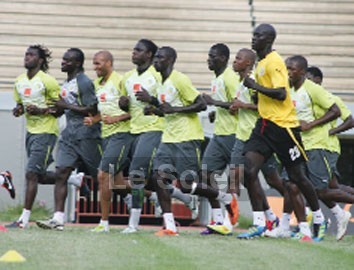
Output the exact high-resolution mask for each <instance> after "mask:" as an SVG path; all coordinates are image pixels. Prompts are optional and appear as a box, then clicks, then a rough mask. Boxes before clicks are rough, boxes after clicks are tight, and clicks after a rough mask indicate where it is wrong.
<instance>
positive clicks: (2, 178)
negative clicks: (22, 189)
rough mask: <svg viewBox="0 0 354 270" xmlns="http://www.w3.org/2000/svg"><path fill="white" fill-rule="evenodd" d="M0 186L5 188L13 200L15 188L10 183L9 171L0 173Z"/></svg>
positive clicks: (10, 175)
mask: <svg viewBox="0 0 354 270" xmlns="http://www.w3.org/2000/svg"><path fill="white" fill-rule="evenodd" d="M0 186H2V187H3V188H5V189H6V190H7V191H8V192H9V194H10V197H11V198H12V199H15V196H16V191H15V186H14V184H13V183H12V174H11V173H10V172H9V171H4V172H1V173H0Z"/></svg>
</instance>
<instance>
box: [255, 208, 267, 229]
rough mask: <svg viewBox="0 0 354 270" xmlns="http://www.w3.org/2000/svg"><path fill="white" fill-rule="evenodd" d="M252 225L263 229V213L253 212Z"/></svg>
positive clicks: (264, 221)
mask: <svg viewBox="0 0 354 270" xmlns="http://www.w3.org/2000/svg"><path fill="white" fill-rule="evenodd" d="M253 225H256V226H262V227H265V225H266V220H265V216H264V212H263V211H254V212H253Z"/></svg>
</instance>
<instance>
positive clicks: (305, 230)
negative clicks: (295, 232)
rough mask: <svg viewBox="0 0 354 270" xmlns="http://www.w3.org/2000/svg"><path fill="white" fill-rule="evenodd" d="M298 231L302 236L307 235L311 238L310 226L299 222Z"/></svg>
mask: <svg viewBox="0 0 354 270" xmlns="http://www.w3.org/2000/svg"><path fill="white" fill-rule="evenodd" d="M299 229H300V232H301V233H302V234H303V235H307V236H308V237H311V230H310V226H309V224H308V223H307V222H300V223H299Z"/></svg>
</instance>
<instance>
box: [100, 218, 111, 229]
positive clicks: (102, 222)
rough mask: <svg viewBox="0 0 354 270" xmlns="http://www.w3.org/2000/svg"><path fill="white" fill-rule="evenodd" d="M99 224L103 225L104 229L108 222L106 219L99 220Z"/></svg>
mask: <svg viewBox="0 0 354 270" xmlns="http://www.w3.org/2000/svg"><path fill="white" fill-rule="evenodd" d="M100 225H102V226H103V227H105V228H106V229H107V228H108V226H109V222H108V220H102V219H101V220H100Z"/></svg>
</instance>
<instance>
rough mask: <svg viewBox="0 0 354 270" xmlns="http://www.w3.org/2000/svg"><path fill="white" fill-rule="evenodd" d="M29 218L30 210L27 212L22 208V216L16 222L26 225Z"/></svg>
mask: <svg viewBox="0 0 354 270" xmlns="http://www.w3.org/2000/svg"><path fill="white" fill-rule="evenodd" d="M30 216H31V210H27V209H25V208H23V210H22V214H21V216H20V218H19V219H18V221H22V223H23V224H27V223H28V222H29V219H30Z"/></svg>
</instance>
